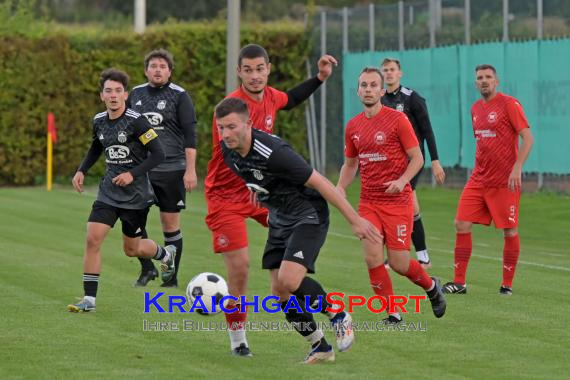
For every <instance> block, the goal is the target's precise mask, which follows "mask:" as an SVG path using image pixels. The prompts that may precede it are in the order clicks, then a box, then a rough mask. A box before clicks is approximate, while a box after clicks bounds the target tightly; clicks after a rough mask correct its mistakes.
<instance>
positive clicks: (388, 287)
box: [368, 264, 394, 310]
mask: <svg viewBox="0 0 570 380" xmlns="http://www.w3.org/2000/svg"><path fill="white" fill-rule="evenodd" d="M368 277H370V286H372V290H373V291H374V293H375V294H376V295H379V296H380V297H382V298H384V300H385V301H386V305H388V296H392V295H394V290H392V280H391V279H390V275H389V274H388V271H387V270H386V268H385V267H384V264H380V265H378V266H377V267H375V268H372V269H368ZM386 310H388V308H386Z"/></svg>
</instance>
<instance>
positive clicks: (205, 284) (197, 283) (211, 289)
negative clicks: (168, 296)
mask: <svg viewBox="0 0 570 380" xmlns="http://www.w3.org/2000/svg"><path fill="white" fill-rule="evenodd" d="M227 295H229V293H228V284H227V283H226V280H224V278H223V277H222V276H220V275H219V274H216V273H210V272H204V273H200V274H199V275H197V276H195V277H194V278H193V279H192V280H190V282H189V283H188V286H187V287H186V298H188V302H190V307H192V305H193V304H194V302H195V301H196V297H198V296H201V299H202V302H203V304H204V306H205V307H206V310H204V309H202V308H199V309H198V308H194V311H196V312H197V313H199V314H201V315H214V314H218V313H219V312H220V311H222V310H221V309H220V300H221V299H222V297H224V296H227ZM212 297H214V299H212ZM228 302H229V300H228V299H226V300H224V304H223V305H224V307H226V306H227V304H228ZM214 303H215V309H214Z"/></svg>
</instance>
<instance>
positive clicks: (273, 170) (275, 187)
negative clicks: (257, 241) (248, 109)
mask: <svg viewBox="0 0 570 380" xmlns="http://www.w3.org/2000/svg"><path fill="white" fill-rule="evenodd" d="M220 144H221V147H222V154H223V156H224V162H225V163H226V165H228V167H229V168H230V169H231V170H232V171H233V172H234V173H235V174H237V175H238V176H239V177H240V178H242V179H243V180H244V181H245V184H246V186H247V187H248V188H249V190H250V191H253V192H255V193H256V194H257V199H258V200H259V201H260V202H261V203H262V204H263V205H264V206H265V207H267V208H268V209H269V225H270V227H272V228H285V227H291V226H294V225H298V224H321V223H325V222H327V221H328V205H327V202H326V201H325V199H324V198H323V197H322V196H321V195H320V194H319V193H318V192H317V191H315V190H313V189H310V188H308V187H305V185H304V184H305V183H306V182H307V180H308V179H309V177H310V176H311V174H312V173H313V168H312V167H311V166H310V165H309V164H308V163H307V162H306V161H305V160H304V159H303V157H301V156H300V155H299V154H298V153H296V152H295V151H294V150H293V149H292V148H291V147H290V146H289V144H287V143H286V142H285V141H283V140H281V139H280V138H279V137H277V136H274V135H271V134H268V133H266V132H263V131H260V130H257V129H254V128H252V141H251V150H250V152H249V153H248V154H247V156H245V157H242V156H241V155H240V154H239V153H237V152H235V151H233V150H231V149H229V148H228V147H226V145H225V144H224V142H223V140H222V141H221V142H220ZM325 219H326V220H325Z"/></svg>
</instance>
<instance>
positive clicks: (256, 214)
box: [205, 44, 337, 356]
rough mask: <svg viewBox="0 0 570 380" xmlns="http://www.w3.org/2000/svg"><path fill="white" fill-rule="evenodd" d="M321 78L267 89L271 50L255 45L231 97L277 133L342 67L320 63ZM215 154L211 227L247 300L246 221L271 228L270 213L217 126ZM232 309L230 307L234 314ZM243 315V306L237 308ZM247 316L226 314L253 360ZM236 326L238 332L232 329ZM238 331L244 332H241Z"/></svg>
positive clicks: (241, 64)
mask: <svg viewBox="0 0 570 380" xmlns="http://www.w3.org/2000/svg"><path fill="white" fill-rule="evenodd" d="M317 65H318V69H319V73H318V74H317V76H315V77H313V78H310V79H308V80H306V81H304V82H302V83H300V84H299V85H297V86H296V87H294V88H292V89H291V90H289V91H287V92H283V91H279V90H276V89H275V88H273V87H269V86H267V80H268V78H269V73H270V72H271V63H270V62H269V56H268V55H267V52H266V51H265V49H264V48H263V47H261V46H259V45H255V44H250V45H247V46H245V47H243V48H242V49H241V51H240V53H239V56H238V68H237V74H238V76H239V78H240V79H241V86H240V87H239V88H238V89H237V90H235V91H234V92H232V93H231V94H229V95H228V96H227V97H232V98H240V99H242V100H244V101H245V102H246V103H247V106H248V109H249V114H250V119H251V120H252V122H253V127H254V128H256V129H259V130H262V131H264V132H268V133H273V126H274V124H275V114H276V113H277V111H278V110H280V109H283V110H290V109H292V108H293V107H295V106H297V105H298V104H300V103H302V102H303V101H304V100H305V99H307V98H308V97H309V96H310V95H311V94H312V93H313V92H315V91H316V90H317V89H318V88H319V86H320V85H321V84H322V83H323V81H325V80H326V79H327V78H328V77H329V76H330V75H331V73H332V67H333V65H337V61H336V60H335V59H334V58H333V57H332V56H330V55H324V56H322V57H321V58H320V59H319V61H318V64H317ZM212 139H213V152H212V159H211V160H210V162H208V174H207V176H206V180H205V185H206V200H207V204H208V215H207V216H206V224H207V225H208V228H209V229H210V231H212V240H213V245H214V252H216V253H222V254H223V257H224V263H225V265H226V270H227V278H228V288H229V293H230V294H231V295H233V296H235V297H239V296H240V295H245V294H246V291H247V278H248V270H249V253H248V240H247V228H246V223H245V220H246V219H247V218H252V219H254V220H256V221H257V222H258V223H260V224H262V225H263V226H265V227H267V217H268V211H267V209H266V208H263V207H260V206H259V204H258V203H257V202H256V200H255V197H254V196H253V193H251V192H250V191H249V190H248V189H247V187H246V186H245V183H244V182H243V180H242V179H240V178H239V177H238V176H236V175H235V174H234V173H232V171H231V170H230V169H229V168H228V167H227V165H226V164H225V163H224V159H223V155H222V151H221V148H220V140H221V138H220V136H219V134H218V129H217V125H216V123H215V121H214V122H213V125H212ZM231 306H232V305H229V306H228V308H230V307H231ZM237 307H238V309H239V305H237ZM246 318H247V312H244V313H239V312H235V313H226V321H227V322H228V324H229V325H230V330H229V335H230V343H231V350H232V353H233V354H234V355H237V356H251V352H250V350H249V346H248V343H247V339H246V336H245V329H244V328H243V327H244V324H243V322H245V321H246ZM232 326H233V327H232ZM236 326H238V327H239V328H235V327H236Z"/></svg>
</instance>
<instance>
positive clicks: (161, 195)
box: [148, 170, 186, 212]
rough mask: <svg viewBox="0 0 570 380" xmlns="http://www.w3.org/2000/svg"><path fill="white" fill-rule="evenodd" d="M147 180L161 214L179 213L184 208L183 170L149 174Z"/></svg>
mask: <svg viewBox="0 0 570 380" xmlns="http://www.w3.org/2000/svg"><path fill="white" fill-rule="evenodd" d="M148 178H149V179H150V183H151V185H152V190H153V191H154V196H155V197H156V205H157V206H158V208H159V209H160V211H162V212H180V210H182V209H185V208H186V189H185V188H184V170H177V171H174V172H152V171H151V172H149V173H148Z"/></svg>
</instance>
